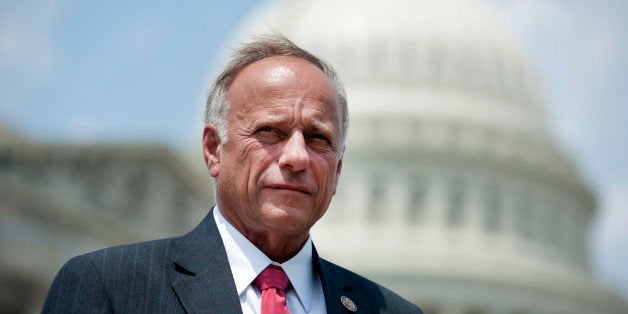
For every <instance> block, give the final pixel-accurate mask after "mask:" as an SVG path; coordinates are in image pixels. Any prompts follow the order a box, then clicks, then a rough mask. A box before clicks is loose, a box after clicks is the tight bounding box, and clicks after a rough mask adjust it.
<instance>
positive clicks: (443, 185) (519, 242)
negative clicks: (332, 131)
mask: <svg viewBox="0 0 628 314" xmlns="http://www.w3.org/2000/svg"><path fill="white" fill-rule="evenodd" d="M269 30H271V31H272V30H275V31H278V32H280V33H283V34H285V35H286V36H287V37H288V38H290V39H291V40H293V41H294V42H295V43H297V44H298V45H300V46H302V47H304V48H306V49H307V50H309V51H311V52H313V53H314V54H316V55H318V56H320V57H322V58H323V59H326V60H328V61H330V63H331V64H332V65H334V67H335V68H336V69H337V70H338V73H339V76H340V78H341V79H342V80H343V81H344V83H345V85H346V88H347V95H348V102H349V111H350V127H349V134H348V139H347V149H346V153H345V160H344V163H343V173H342V175H341V179H340V186H339V188H338V193H337V195H336V196H335V198H334V200H333V201H332V206H331V208H330V209H329V211H328V213H327V214H326V216H325V217H324V218H323V220H322V221H321V222H320V223H319V224H318V225H317V226H316V228H315V230H314V231H313V237H314V241H315V243H316V244H317V248H318V249H319V251H320V252H321V255H322V256H324V257H327V258H329V259H330V260H332V261H335V262H338V263H339V264H341V265H344V266H347V267H349V268H351V269H355V270H357V271H358V272H360V273H364V274H366V275H367V277H370V278H373V279H375V280H376V281H378V282H381V283H383V284H384V285H386V286H388V287H390V288H392V289H393V290H395V291H397V292H399V293H400V294H402V295H403V296H405V297H406V298H408V299H410V300H412V301H413V302H415V303H416V304H418V305H419V306H421V307H422V308H423V309H424V310H425V312H426V314H430V313H439V314H440V313H477V314H480V313H624V312H625V311H626V307H625V305H624V304H623V303H622V301H621V300H620V299H619V298H618V297H616V296H615V295H613V294H612V293H610V292H608V291H607V290H606V289H605V288H603V287H601V286H600V285H599V284H598V283H597V282H596V281H595V279H594V278H593V276H592V274H591V271H590V266H589V263H588V260H587V251H586V239H587V232H588V229H589V223H590V220H591V217H592V215H593V214H594V213H595V206H596V204H595V199H594V196H593V195H592V193H591V192H590V190H589V189H588V187H587V186H586V185H585V184H584V183H583V182H582V180H581V178H580V177H579V175H578V173H577V171H576V170H575V167H574V166H573V163H572V161H571V160H570V159H569V158H567V156H566V155H565V154H564V153H562V152H561V151H560V149H559V148H558V146H557V145H556V144H555V143H554V142H553V140H552V138H551V136H550V134H549V131H548V126H549V125H548V121H547V118H546V114H545V103H544V102H545V100H544V98H543V93H542V89H541V87H540V84H539V81H538V79H537V78H536V74H535V71H534V70H533V67H532V66H531V65H530V64H529V62H528V61H527V60H526V57H525V54H524V53H523V50H522V49H521V47H519V46H518V45H517V43H516V42H515V41H514V40H513V36H512V35H511V34H510V33H509V31H508V26H507V24H506V21H503V20H500V19H499V17H498V16H497V15H496V14H495V13H494V12H492V11H491V10H490V9H489V8H486V7H483V6H481V5H480V4H478V3H475V2H462V1H460V2H458V1H409V0H391V1H378V0H368V1H367V0H362V1H351V0H319V1H306V0H300V1H299V0H296V1H277V2H272V3H270V4H267V5H264V6H262V7H260V8H259V9H258V10H257V11H256V12H254V13H253V14H252V15H251V16H250V18H249V19H248V21H247V22H246V23H245V24H244V25H243V27H242V31H241V32H240V33H239V34H240V35H238V36H236V38H237V39H238V40H244V39H242V38H244V37H246V36H248V35H250V34H256V33H260V32H268V31H269Z"/></svg>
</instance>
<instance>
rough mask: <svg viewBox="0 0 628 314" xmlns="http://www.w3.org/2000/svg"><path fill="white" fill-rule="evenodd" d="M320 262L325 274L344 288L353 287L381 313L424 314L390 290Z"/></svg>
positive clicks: (334, 265) (325, 262) (348, 271)
mask: <svg viewBox="0 0 628 314" xmlns="http://www.w3.org/2000/svg"><path fill="white" fill-rule="evenodd" d="M320 261H321V264H320V265H321V269H322V271H323V272H326V273H327V274H328V275H329V276H331V277H333V278H334V279H333V280H334V281H336V282H338V283H342V285H343V286H350V287H352V290H353V291H354V293H355V294H356V295H360V297H361V299H363V300H369V301H370V302H373V304H371V306H372V307H373V308H377V309H378V311H379V312H381V313H419V314H421V313H422V312H421V310H420V309H419V307H418V306H416V305H415V304H413V303H411V302H410V301H408V300H406V299H404V298H403V297H401V296H400V295H398V294H397V293H395V292H393V291H391V290H389V289H388V288H386V287H384V286H382V285H380V284H378V283H376V282H374V281H372V280H370V279H367V278H365V277H363V276H361V275H358V274H356V273H354V272H352V271H350V270H348V269H346V268H344V267H341V266H338V265H336V264H334V263H332V262H329V261H327V260H325V259H321V260H320Z"/></svg>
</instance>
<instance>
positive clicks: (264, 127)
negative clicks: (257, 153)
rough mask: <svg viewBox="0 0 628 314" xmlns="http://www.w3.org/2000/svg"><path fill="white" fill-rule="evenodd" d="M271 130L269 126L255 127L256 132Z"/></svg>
mask: <svg viewBox="0 0 628 314" xmlns="http://www.w3.org/2000/svg"><path fill="white" fill-rule="evenodd" d="M272 131H273V128H271V127H269V126H263V127H260V128H259V129H257V132H272Z"/></svg>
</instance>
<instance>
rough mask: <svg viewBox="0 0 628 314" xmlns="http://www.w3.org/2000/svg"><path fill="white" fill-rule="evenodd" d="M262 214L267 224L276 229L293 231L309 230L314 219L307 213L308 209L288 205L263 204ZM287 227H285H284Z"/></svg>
mask: <svg viewBox="0 0 628 314" xmlns="http://www.w3.org/2000/svg"><path fill="white" fill-rule="evenodd" d="M265 207H266V208H265V210H264V213H263V215H264V216H265V217H264V219H265V220H266V221H267V225H269V226H271V227H274V228H276V229H282V230H285V229H289V230H293V231H298V230H303V229H307V230H309V229H310V228H311V227H312V225H313V224H314V222H315V221H311V220H312V217H309V215H307V214H308V213H309V212H308V211H310V210H309V209H307V210H304V209H301V208H297V207H294V206H290V205H272V206H265ZM286 227H287V228H286Z"/></svg>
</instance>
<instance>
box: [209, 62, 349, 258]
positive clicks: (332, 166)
mask: <svg viewBox="0 0 628 314" xmlns="http://www.w3.org/2000/svg"><path fill="white" fill-rule="evenodd" d="M227 101H228V102H229V104H230V108H229V111H228V114H227V141H225V142H222V143H221V142H220V140H219V138H218V134H217V130H216V128H215V126H214V125H211V124H208V125H206V126H205V129H204V131H203V150H204V156H205V161H206V164H207V167H208V169H209V172H210V175H211V176H212V177H214V178H215V179H216V196H217V199H216V202H217V204H218V207H219V208H220V210H221V213H222V214H223V215H224V216H225V218H226V219H227V220H228V221H229V222H230V223H231V224H232V225H233V226H235V227H236V228H237V229H238V230H239V231H240V232H241V233H242V234H243V235H244V236H245V237H246V238H247V239H249V240H250V241H251V242H252V243H253V244H255V245H256V246H257V247H258V248H259V249H260V250H261V251H262V252H264V253H265V254H266V255H267V256H268V257H270V258H271V259H272V260H274V261H276V262H284V261H286V260H288V259H290V257H292V256H294V255H295V254H296V253H297V252H298V250H299V249H300V248H301V247H302V245H303V244H304V243H305V241H306V240H307V237H308V234H309V231H310V228H311V227H312V226H313V225H314V223H315V222H316V221H317V220H318V219H320V218H321V217H322V216H323V214H325V211H326V210H327V208H328V206H329V203H330V201H331V198H332V196H333V195H334V193H335V192H336V186H337V184H338V178H339V176H340V172H341V169H342V154H343V150H344V147H343V146H342V145H343V144H342V143H341V130H340V107H339V101H338V97H337V95H336V93H335V90H334V88H333V86H332V84H331V83H330V81H329V80H328V79H327V77H326V76H325V74H324V73H323V72H322V71H321V70H320V69H318V68H317V67H316V66H314V65H312V64H311V63H309V62H307V61H305V60H302V59H299V58H295V57H281V56H280V57H270V58H266V59H262V60H260V61H257V62H254V63H252V64H250V65H248V66H247V67H245V68H244V69H243V70H242V71H241V72H240V73H239V74H238V75H237V76H236V77H235V79H234V80H233V82H232V84H231V86H230V87H229V90H228V91H227Z"/></svg>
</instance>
